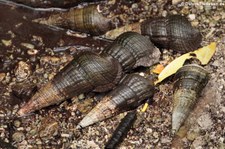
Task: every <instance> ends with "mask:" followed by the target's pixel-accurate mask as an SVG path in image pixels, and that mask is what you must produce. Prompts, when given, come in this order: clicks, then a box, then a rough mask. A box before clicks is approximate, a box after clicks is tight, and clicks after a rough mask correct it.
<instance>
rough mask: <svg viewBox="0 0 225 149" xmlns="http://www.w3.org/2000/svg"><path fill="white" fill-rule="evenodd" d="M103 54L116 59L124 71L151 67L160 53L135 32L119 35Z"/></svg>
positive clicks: (145, 38) (148, 41) (146, 39)
mask: <svg viewBox="0 0 225 149" xmlns="http://www.w3.org/2000/svg"><path fill="white" fill-rule="evenodd" d="M103 53H106V54H108V55H111V56H112V57H114V58H115V59H117V60H118V61H119V62H120V64H121V65H122V68H123V70H125V71H128V70H130V69H132V68H135V67H137V66H151V65H153V64H154V63H156V62H157V61H158V60H159V57H160V51H159V50H158V49H157V48H156V47H155V46H154V45H153V44H152V43H151V42H150V40H149V39H148V38H147V37H144V36H142V35H140V34H138V33H135V32H125V33H123V34H121V35H120V36H118V37H117V38H116V39H115V41H114V42H113V43H112V44H110V45H109V46H108V47H107V48H106V49H104V50H103Z"/></svg>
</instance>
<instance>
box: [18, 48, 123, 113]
mask: <svg viewBox="0 0 225 149" xmlns="http://www.w3.org/2000/svg"><path fill="white" fill-rule="evenodd" d="M121 77H122V71H121V66H120V64H119V63H118V61H117V60H115V59H113V58H112V57H106V56H105V57H104V56H101V57H100V56H99V55H98V54H95V53H92V52H84V53H80V54H79V55H77V56H76V57H75V58H74V60H72V61H71V62H70V63H69V64H68V65H67V66H66V67H64V68H63V69H62V70H61V71H60V72H59V73H58V74H57V75H56V76H55V77H54V78H53V80H52V81H50V82H49V83H47V84H46V85H45V86H44V87H42V88H41V89H40V90H39V91H38V92H37V93H36V94H35V95H34V96H33V97H32V98H31V100H30V101H29V102H28V103H27V104H25V105H24V106H23V107H22V108H21V109H20V110H19V111H18V114H19V115H20V116H24V115H26V114H28V113H30V112H33V111H35V110H38V109H41V108H43V107H46V106H49V105H53V104H56V103H59V102H61V101H63V100H65V99H68V98H71V97H73V96H76V95H79V94H81V93H86V92H90V91H96V92H104V91H107V90H110V89H112V88H113V87H114V86H115V85H116V84H117V83H119V81H120V79H121Z"/></svg>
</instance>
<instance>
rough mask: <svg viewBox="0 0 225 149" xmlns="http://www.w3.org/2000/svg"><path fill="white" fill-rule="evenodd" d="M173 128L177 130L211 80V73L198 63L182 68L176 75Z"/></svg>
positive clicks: (174, 130)
mask: <svg viewBox="0 0 225 149" xmlns="http://www.w3.org/2000/svg"><path fill="white" fill-rule="evenodd" d="M174 78H175V82H174V94H173V113H172V130H173V132H174V133H175V132H177V131H178V130H179V128H180V126H181V125H182V124H183V122H184V121H185V119H186V118H187V116H188V115H189V113H190V111H191V110H192V109H193V108H194V105H195V104H196V103H197V99H198V97H199V95H200V93H201V91H202V90H203V88H204V87H205V86H206V84H207V82H208V80H209V73H208V72H207V71H206V70H205V69H204V68H203V67H201V66H199V65H196V64H191V65H186V66H183V67H182V68H180V69H179V70H178V71H177V73H176V75H175V77H174Z"/></svg>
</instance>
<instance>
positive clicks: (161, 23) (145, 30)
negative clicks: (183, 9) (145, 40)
mask: <svg viewBox="0 0 225 149" xmlns="http://www.w3.org/2000/svg"><path fill="white" fill-rule="evenodd" d="M141 34H143V35H148V36H149V37H150V40H151V41H152V42H153V43H154V44H155V45H156V46H157V47H161V48H167V49H172V50H175V51H183V52H189V51H192V50H196V49H197V48H199V47H200V44H201V41H202V36H201V34H200V32H199V31H198V30H196V29H194V28H193V27H192V25H191V23H190V22H189V21H188V20H187V18H186V17H184V16H180V15H170V16H168V17H159V18H152V19H148V20H145V21H143V22H142V23H141Z"/></svg>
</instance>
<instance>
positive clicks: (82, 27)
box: [34, 4, 112, 35]
mask: <svg viewBox="0 0 225 149" xmlns="http://www.w3.org/2000/svg"><path fill="white" fill-rule="evenodd" d="M34 22H38V23H41V24H46V25H53V26H58V27H62V28H66V29H71V30H74V31H79V32H83V33H89V34H92V35H101V34H104V33H105V32H107V31H109V30H110V29H112V28H111V24H110V19H108V18H106V17H104V16H103V15H102V14H101V13H100V12H99V10H98V5H93V4H92V5H88V6H86V7H83V8H71V9H70V10H69V11H66V12H60V13H58V14H52V15H50V16H49V17H48V18H40V19H36V20H34Z"/></svg>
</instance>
